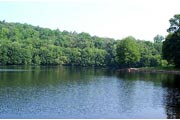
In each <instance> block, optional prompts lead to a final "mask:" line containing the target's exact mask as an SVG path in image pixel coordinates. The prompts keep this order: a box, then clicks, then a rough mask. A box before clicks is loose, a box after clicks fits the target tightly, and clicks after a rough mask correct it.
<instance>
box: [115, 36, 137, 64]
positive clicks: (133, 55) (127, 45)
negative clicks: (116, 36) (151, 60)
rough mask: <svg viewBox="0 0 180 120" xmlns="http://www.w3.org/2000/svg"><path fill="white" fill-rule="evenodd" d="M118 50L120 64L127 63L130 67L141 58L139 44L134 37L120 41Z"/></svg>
mask: <svg viewBox="0 0 180 120" xmlns="http://www.w3.org/2000/svg"><path fill="white" fill-rule="evenodd" d="M116 50H117V57H118V62H119V63H120V64H125V65H127V66H128V67H129V66H132V65H133V64H135V63H136V62H138V61H139V60H140V52H139V49H138V45H137V43H136V40H135V39H134V38H133V37H127V38H125V39H123V40H121V41H119V42H118V44H117V49H116Z"/></svg>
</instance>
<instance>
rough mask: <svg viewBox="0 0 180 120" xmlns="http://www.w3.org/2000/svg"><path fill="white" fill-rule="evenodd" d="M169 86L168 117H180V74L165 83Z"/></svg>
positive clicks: (167, 96) (167, 95)
mask: <svg viewBox="0 0 180 120" xmlns="http://www.w3.org/2000/svg"><path fill="white" fill-rule="evenodd" d="M164 85H165V86H166V87H167V94H166V98H165V99H166V114H167V118H168V119H180V76H179V75H175V76H174V80H169V82H167V83H165V84H164Z"/></svg>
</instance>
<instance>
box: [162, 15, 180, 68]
mask: <svg viewBox="0 0 180 120" xmlns="http://www.w3.org/2000/svg"><path fill="white" fill-rule="evenodd" d="M169 22H170V27H169V29H168V30H167V31H168V32H169V35H168V36H167V37H166V40H165V41H164V42H163V48H162V52H163V57H164V58H165V59H166V60H167V61H168V62H169V63H174V64H175V66H176V67H180V14H176V15H174V17H173V18H171V19H170V20H169Z"/></svg>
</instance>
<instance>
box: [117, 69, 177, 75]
mask: <svg viewBox="0 0 180 120" xmlns="http://www.w3.org/2000/svg"><path fill="white" fill-rule="evenodd" d="M117 71H118V72H132V73H133V72H144V73H167V74H179V75H180V70H163V69H162V70H161V69H155V68H154V69H153V68H124V69H118V70H117Z"/></svg>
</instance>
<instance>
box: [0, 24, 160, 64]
mask: <svg viewBox="0 0 180 120" xmlns="http://www.w3.org/2000/svg"><path fill="white" fill-rule="evenodd" d="M158 40H159V36H157V38H156V39H155V42H154V43H153V42H149V41H143V40H136V39H135V38H133V37H127V38H124V39H123V40H114V39H112V38H102V37H97V36H91V35H90V34H88V33H84V32H82V33H76V32H68V31H60V30H59V29H56V30H51V29H48V28H41V27H39V26H32V25H28V24H20V23H8V22H5V21H0V64H1V65H27V64H29V65H78V66H116V67H119V66H122V67H130V66H136V67H144V66H148V67H149V66H160V65H161V64H162V59H161V47H162V42H161V41H158ZM126 49H127V50H126Z"/></svg>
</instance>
